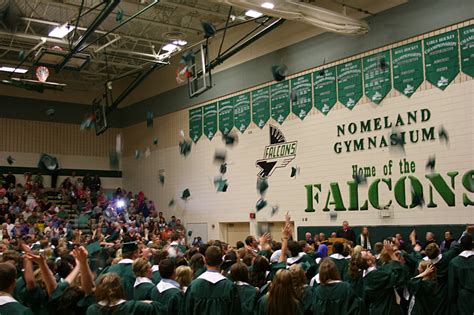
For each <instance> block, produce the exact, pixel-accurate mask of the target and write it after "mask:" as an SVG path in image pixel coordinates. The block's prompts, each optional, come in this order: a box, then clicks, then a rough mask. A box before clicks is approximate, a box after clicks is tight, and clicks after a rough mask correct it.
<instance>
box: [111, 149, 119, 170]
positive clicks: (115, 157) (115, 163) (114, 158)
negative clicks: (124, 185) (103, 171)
mask: <svg viewBox="0 0 474 315" xmlns="http://www.w3.org/2000/svg"><path fill="white" fill-rule="evenodd" d="M119 160H120V159H119V154H118V153H117V151H115V150H111V151H110V152H109V166H110V168H111V169H118V167H119Z"/></svg>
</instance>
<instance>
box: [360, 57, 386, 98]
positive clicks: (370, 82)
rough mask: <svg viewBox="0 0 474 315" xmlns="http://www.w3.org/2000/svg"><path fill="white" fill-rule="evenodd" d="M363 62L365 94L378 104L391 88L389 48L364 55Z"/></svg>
mask: <svg viewBox="0 0 474 315" xmlns="http://www.w3.org/2000/svg"><path fill="white" fill-rule="evenodd" d="M363 63H364V88H365V95H366V96H367V97H368V98H369V99H370V100H371V101H372V102H374V103H375V104H380V102H381V101H382V100H383V99H384V98H385V96H387V94H388V92H390V90H391V89H392V75H391V71H390V68H391V67H390V63H391V62H390V50H386V51H382V52H379V53H376V54H373V55H370V56H367V57H364V59H363Z"/></svg>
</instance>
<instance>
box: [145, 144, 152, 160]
mask: <svg viewBox="0 0 474 315" xmlns="http://www.w3.org/2000/svg"><path fill="white" fill-rule="evenodd" d="M150 155H151V149H150V147H146V149H145V159H146V158H147V157H149V156H150Z"/></svg>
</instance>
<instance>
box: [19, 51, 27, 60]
mask: <svg viewBox="0 0 474 315" xmlns="http://www.w3.org/2000/svg"><path fill="white" fill-rule="evenodd" d="M18 59H19V60H20V61H23V59H25V51H24V50H20V51H19V52H18Z"/></svg>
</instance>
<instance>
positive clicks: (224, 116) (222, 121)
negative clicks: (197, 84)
mask: <svg viewBox="0 0 474 315" xmlns="http://www.w3.org/2000/svg"><path fill="white" fill-rule="evenodd" d="M233 127H234V98H233V97H229V98H228V99H225V100H222V101H219V130H220V132H222V134H223V135H226V134H228V133H229V132H230V131H231V130H232V128H233Z"/></svg>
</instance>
